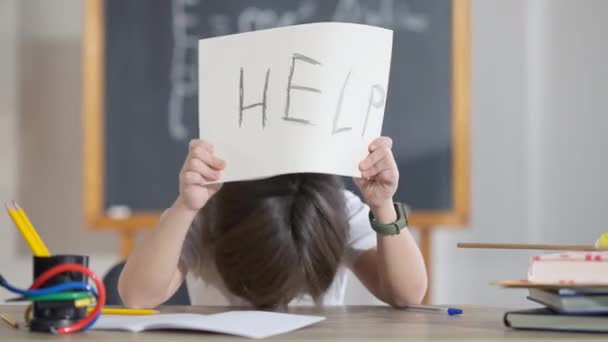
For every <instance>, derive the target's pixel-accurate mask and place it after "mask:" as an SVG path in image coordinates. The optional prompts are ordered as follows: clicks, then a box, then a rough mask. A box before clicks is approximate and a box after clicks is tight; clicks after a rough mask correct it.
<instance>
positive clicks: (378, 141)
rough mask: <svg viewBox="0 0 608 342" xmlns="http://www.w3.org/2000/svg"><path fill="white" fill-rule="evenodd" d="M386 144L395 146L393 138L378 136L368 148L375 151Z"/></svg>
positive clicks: (389, 146)
mask: <svg viewBox="0 0 608 342" xmlns="http://www.w3.org/2000/svg"><path fill="white" fill-rule="evenodd" d="M384 146H386V147H388V148H389V149H391V148H392V147H393V139H391V138H389V137H378V138H376V139H374V140H373V141H372V142H371V143H370V144H369V147H368V150H369V151H370V152H374V151H376V150H378V149H380V148H382V147H384Z"/></svg>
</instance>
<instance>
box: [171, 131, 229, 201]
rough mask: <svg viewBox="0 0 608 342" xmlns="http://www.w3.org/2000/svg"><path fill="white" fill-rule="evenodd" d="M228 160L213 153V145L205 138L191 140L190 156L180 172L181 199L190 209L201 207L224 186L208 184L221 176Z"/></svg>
mask: <svg viewBox="0 0 608 342" xmlns="http://www.w3.org/2000/svg"><path fill="white" fill-rule="evenodd" d="M225 167H226V162H225V161H224V160H222V159H220V158H218V157H216V156H215V155H214V154H213V146H212V145H211V144H209V143H208V142H206V141H204V140H199V139H194V140H192V141H190V147H189V151H188V156H187V157H186V161H185V162H184V166H183V167H182V170H181V171H180V173H179V200H180V201H181V202H182V203H183V204H184V205H185V206H186V207H187V208H188V209H190V210H199V209H201V208H202V207H203V206H204V205H205V204H206V203H207V201H208V200H209V199H210V198H211V196H213V195H214V194H215V193H216V192H218V191H219V190H220V188H221V187H222V183H215V184H207V183H208V182H212V181H216V180H218V179H219V178H220V175H221V171H222V170H223V169H224V168H225Z"/></svg>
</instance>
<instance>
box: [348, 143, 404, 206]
mask: <svg viewBox="0 0 608 342" xmlns="http://www.w3.org/2000/svg"><path fill="white" fill-rule="evenodd" d="M392 146H393V141H392V140H391V138H389V137H380V138H377V139H375V140H374V141H372V143H371V144H369V152H370V153H369V155H368V156H367V157H366V158H365V159H364V160H363V161H362V162H361V163H359V170H361V175H362V176H363V178H355V179H354V181H355V184H357V187H359V190H361V193H362V194H363V197H364V198H365V202H366V203H367V204H368V205H369V206H370V207H371V208H379V207H381V206H383V205H386V204H388V205H389V207H392V205H393V204H392V202H393V195H394V194H395V192H396V191H397V185H398V184H399V170H398V169H397V163H395V158H394V157H393V152H392V151H391V147H392Z"/></svg>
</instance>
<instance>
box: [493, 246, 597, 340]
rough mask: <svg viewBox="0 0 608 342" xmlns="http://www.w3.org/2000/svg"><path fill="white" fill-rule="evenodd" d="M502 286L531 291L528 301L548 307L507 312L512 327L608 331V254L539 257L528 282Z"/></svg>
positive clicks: (532, 264)
mask: <svg viewBox="0 0 608 342" xmlns="http://www.w3.org/2000/svg"><path fill="white" fill-rule="evenodd" d="M501 285H503V286H505V287H519V288H527V289H528V297H527V298H528V299H529V300H531V301H534V302H536V303H539V304H541V305H543V306H544V307H543V308H539V309H530V310H522V311H511V312H507V313H506V314H505V316H504V322H505V325H507V326H508V327H512V328H515V329H536V330H557V331H580V332H608V252H568V253H558V254H546V255H540V256H535V257H534V258H532V260H531V262H530V266H529V269H528V279H527V280H525V281H504V282H501Z"/></svg>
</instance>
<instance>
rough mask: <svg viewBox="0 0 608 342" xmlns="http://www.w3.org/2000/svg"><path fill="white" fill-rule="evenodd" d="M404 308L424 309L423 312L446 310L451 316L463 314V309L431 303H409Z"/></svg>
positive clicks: (412, 309)
mask: <svg viewBox="0 0 608 342" xmlns="http://www.w3.org/2000/svg"><path fill="white" fill-rule="evenodd" d="M403 309H405V310H411V311H422V312H445V313H447V314H448V315H450V316H456V315H460V314H462V310H461V309H456V308H449V307H448V308H446V307H442V306H429V305H408V306H404V307H403Z"/></svg>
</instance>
